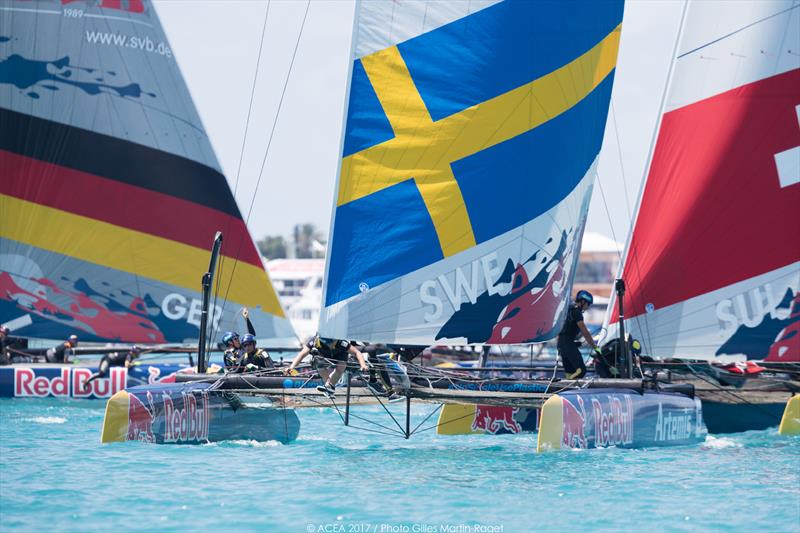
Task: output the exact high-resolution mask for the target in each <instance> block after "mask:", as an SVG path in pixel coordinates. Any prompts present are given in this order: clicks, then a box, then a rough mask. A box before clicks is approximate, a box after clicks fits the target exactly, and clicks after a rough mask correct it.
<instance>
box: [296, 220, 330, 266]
mask: <svg viewBox="0 0 800 533" xmlns="http://www.w3.org/2000/svg"><path fill="white" fill-rule="evenodd" d="M324 244H325V236H324V235H323V233H322V232H321V231H319V230H318V229H317V228H316V226H314V224H296V225H295V226H294V251H295V257H296V258H298V259H309V258H312V257H325V252H324V250H325V248H324Z"/></svg>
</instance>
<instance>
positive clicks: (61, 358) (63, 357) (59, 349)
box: [45, 335, 78, 363]
mask: <svg viewBox="0 0 800 533" xmlns="http://www.w3.org/2000/svg"><path fill="white" fill-rule="evenodd" d="M77 345H78V336H77V335H70V336H69V339H67V340H65V341H64V342H62V343H61V344H59V345H58V346H54V347H53V348H50V349H49V350H47V352H46V353H45V358H46V359H47V362H48V363H69V354H68V353H67V350H72V349H73V348H75V347H76V346H77Z"/></svg>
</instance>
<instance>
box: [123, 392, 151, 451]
mask: <svg viewBox="0 0 800 533" xmlns="http://www.w3.org/2000/svg"><path fill="white" fill-rule="evenodd" d="M147 403H149V404H150V408H149V409H148V408H147V406H145V404H144V403H143V402H142V400H140V399H139V397H138V396H136V395H135V394H131V395H129V396H128V440H138V441H142V442H155V441H156V438H155V435H153V420H154V419H155V412H156V410H155V407H154V406H153V395H152V394H151V393H150V392H149V391H148V392H147Z"/></svg>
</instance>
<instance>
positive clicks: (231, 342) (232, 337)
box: [222, 307, 256, 372]
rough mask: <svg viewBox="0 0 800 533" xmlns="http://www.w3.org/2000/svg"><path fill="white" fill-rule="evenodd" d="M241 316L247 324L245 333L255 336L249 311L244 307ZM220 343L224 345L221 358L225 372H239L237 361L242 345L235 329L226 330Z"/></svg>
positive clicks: (239, 358) (240, 355)
mask: <svg viewBox="0 0 800 533" xmlns="http://www.w3.org/2000/svg"><path fill="white" fill-rule="evenodd" d="M242 316H243V317H244V321H245V323H246V324H247V333H249V334H250V335H253V336H254V337H255V334H256V328H254V327H253V323H252V322H250V311H248V309H247V308H246V307H245V308H243V309H242ZM222 344H223V345H224V346H225V353H224V354H223V355H222V360H223V362H224V364H225V371H226V372H241V370H240V369H239V361H240V360H241V358H242V353H243V352H244V350H242V345H241V342H240V339H239V334H238V333H236V332H235V331H226V332H225V334H224V335H222Z"/></svg>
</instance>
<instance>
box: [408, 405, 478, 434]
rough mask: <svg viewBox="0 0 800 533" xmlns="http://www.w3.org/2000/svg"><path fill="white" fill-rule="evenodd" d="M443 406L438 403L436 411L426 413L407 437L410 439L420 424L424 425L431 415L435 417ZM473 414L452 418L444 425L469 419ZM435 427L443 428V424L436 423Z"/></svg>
mask: <svg viewBox="0 0 800 533" xmlns="http://www.w3.org/2000/svg"><path fill="white" fill-rule="evenodd" d="M443 406H444V404H443V403H440V404H439V405H438V406H436V409H434V410H433V411H431V412H430V413H428V416H426V417H425V418H423V419H422V422H420V423H419V424H417V425H416V427H414V429H412V430H411V433H409V434H408V436H409V437H410V436H411V435H413V434H414V433H415V432H416V431H417V430H418V429H419V427H420V426H421V425H422V424H424V423H425V422H427V421H428V419H429V418H430V417H432V416H433V415H435V414H436V413H438V412H439V411H440V410H441V409H442V407H443ZM474 414H475V413H470V414H468V415H462V416H460V417H458V418H454V419H453V420H448V421H447V422H445V424H449V423H451V422H455V421H456V420H461V419H462V418H467V417H469V416H473V415H474ZM436 425H437V426H439V425H442V426H443V425H444V424H439V423H438V422H437V424H436Z"/></svg>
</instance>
